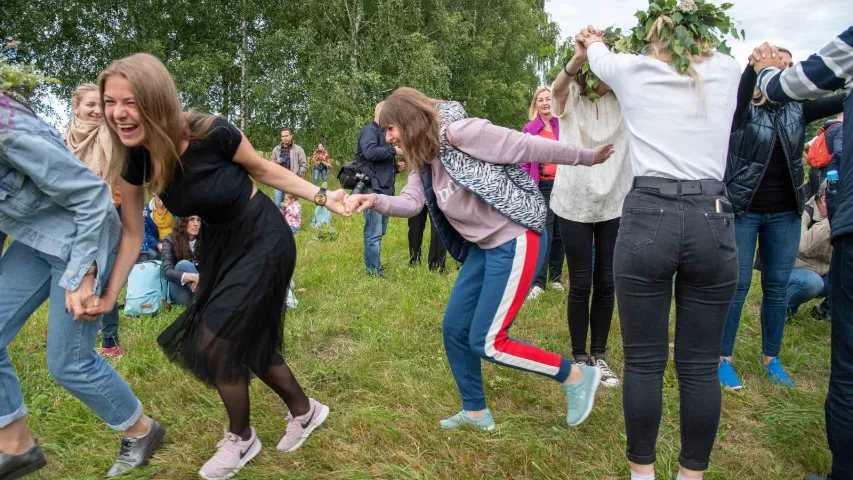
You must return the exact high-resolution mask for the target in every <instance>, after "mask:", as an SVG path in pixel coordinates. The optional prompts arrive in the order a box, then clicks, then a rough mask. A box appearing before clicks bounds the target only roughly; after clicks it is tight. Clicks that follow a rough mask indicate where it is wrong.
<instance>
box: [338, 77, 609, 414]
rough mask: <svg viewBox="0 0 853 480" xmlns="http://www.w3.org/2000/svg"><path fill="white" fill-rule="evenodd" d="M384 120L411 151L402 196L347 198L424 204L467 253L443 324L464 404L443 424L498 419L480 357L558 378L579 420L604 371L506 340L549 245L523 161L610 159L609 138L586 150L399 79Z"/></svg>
mask: <svg viewBox="0 0 853 480" xmlns="http://www.w3.org/2000/svg"><path fill="white" fill-rule="evenodd" d="M379 123H380V125H381V126H382V128H384V129H385V131H386V139H387V141H388V143H393V144H395V145H397V146H398V147H399V148H400V149H402V150H403V152H405V156H406V163H407V164H408V166H409V168H410V169H411V170H410V172H409V180H408V184H407V185H406V187H405V188H403V191H402V192H401V193H400V196H389V195H377V194H375V193H371V194H367V195H353V196H351V197H349V200H348V202H347V207H348V208H349V209H355V208H357V209H358V211H360V212H361V211H364V210H366V209H368V208H372V209H374V210H376V211H377V212H379V213H381V214H382V215H389V216H395V217H413V216H415V215H417V214H418V213H420V211H421V210H422V209H423V206H424V204H426V205H427V208H429V211H430V216H431V217H432V219H433V221H434V222H435V223H434V224H435V227H436V228H437V229H438V231H439V233H440V234H441V237H442V239H443V240H444V244H445V245H446V246H447V250H448V251H449V252H450V254H451V255H452V256H453V257H454V258H455V259H456V260H458V261H460V262H464V264H463V265H462V270H461V271H460V272H459V276H458V278H457V279H456V284H455V285H454V287H453V292H452V293H451V295H450V301H449V303H448V305H447V310H446V311H445V314H444V324H443V332H444V347H445V350H446V352H447V359H448V362H449V363H450V369H451V371H452V372H453V377H454V379H455V380H456V385H457V386H458V387H459V392H460V394H461V397H462V408H463V410H462V411H461V412H459V413H457V414H456V415H453V416H451V417H450V418H447V419H445V420H442V421H441V426H442V427H443V428H456V427H460V426H466V425H470V426H475V427H477V428H480V429H482V430H491V429H492V428H494V426H495V423H494V420H493V419H492V415H491V413H490V412H489V410H488V409H487V408H486V394H485V392H484V391H483V378H482V376H481V372H480V359H481V358H482V359H486V360H489V361H491V362H495V363H497V364H500V365H504V366H508V367H513V368H517V369H520V370H524V371H527V372H532V373H538V374H540V375H543V376H546V377H549V378H551V379H553V380H556V381H557V382H559V383H560V384H562V386H563V388H564V389H565V392H566V396H567V397H568V405H567V406H568V409H567V410H568V411H567V414H566V422H567V423H568V424H569V425H571V426H574V425H578V424H580V423H581V422H583V421H584V419H586V417H587V416H588V415H589V413H590V411H592V405H593V401H594V399H595V390H596V388H597V387H598V382H599V374H598V369H597V368H596V367H591V366H587V365H580V364H572V361H571V360H568V359H566V358H563V357H561V356H559V355H557V354H554V353H550V352H546V351H544V350H541V349H539V348H537V347H534V346H532V345H529V344H526V343H522V342H519V341H517V340H514V339H512V338H510V337H509V328H510V327H511V326H512V323H513V321H514V320H515V317H516V314H517V313H518V310H519V309H520V308H521V305H522V303H523V302H524V299H525V297H526V295H527V292H528V290H529V288H530V284H531V283H532V282H533V277H534V276H535V275H536V272H537V270H538V268H540V267H541V265H542V263H543V262H544V261H545V251H546V249H547V246H546V238H547V236H546V235H544V234H543V231H544V227H545V202H544V201H543V199H542V195H541V194H540V193H539V191H538V190H537V188H536V184H535V183H534V182H533V179H532V178H531V177H530V176H529V175H528V174H527V173H525V172H524V170H522V169H521V167H520V166H519V165H518V164H520V163H522V162H525V161H534V162H542V163H557V164H565V165H585V166H591V165H593V164H597V163H601V162H604V161H605V160H606V159H607V158H608V157H610V155H611V154H612V152H613V148H612V145H604V146H600V147H597V148H595V149H594V150H584V149H579V148H577V147H574V146H571V145H566V144H562V143H559V142H555V141H553V140H547V139H544V138H540V137H538V136H532V135H525V134H522V133H520V132H516V131H513V130H509V129H506V128H501V127H496V126H494V125H492V124H491V123H489V122H488V121H487V120H482V119H477V118H470V119H466V118H465V111H464V110H463V109H462V106H461V105H459V104H458V103H456V102H448V101H442V100H433V99H430V98H427V97H426V96H424V94H423V93H421V92H419V91H417V90H414V89H411V88H400V89H398V90H396V91H395V92H394V93H393V94H392V95H391V96H390V97H388V98H387V99H386V100H385V103H384V105H383V108H382V111H381V113H380V116H379Z"/></svg>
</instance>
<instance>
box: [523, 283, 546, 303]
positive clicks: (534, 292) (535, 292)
mask: <svg viewBox="0 0 853 480" xmlns="http://www.w3.org/2000/svg"><path fill="white" fill-rule="evenodd" d="M543 293H545V290H542V287H538V286H537V287H533V288H531V289H530V293H528V294H527V299H528V300H536V298H537V297H539V295H542V294H543Z"/></svg>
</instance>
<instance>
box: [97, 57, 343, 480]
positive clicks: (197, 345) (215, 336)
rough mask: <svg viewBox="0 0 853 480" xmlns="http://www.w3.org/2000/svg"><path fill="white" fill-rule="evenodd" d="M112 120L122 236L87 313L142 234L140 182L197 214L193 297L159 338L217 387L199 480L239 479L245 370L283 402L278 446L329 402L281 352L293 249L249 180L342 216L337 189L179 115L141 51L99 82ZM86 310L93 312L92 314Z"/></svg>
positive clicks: (295, 442)
mask: <svg viewBox="0 0 853 480" xmlns="http://www.w3.org/2000/svg"><path fill="white" fill-rule="evenodd" d="M98 83H99V85H100V88H101V92H102V103H103V107H104V112H105V116H106V118H107V123H108V124H109V126H110V129H111V133H112V135H113V137H114V140H115V142H114V143H115V145H117V146H118V148H119V149H120V150H122V151H120V152H118V153H119V155H118V156H117V157H116V158H121V159H124V160H123V161H116V162H113V168H112V169H113V172H112V174H113V175H114V176H118V175H120V176H121V181H120V188H121V194H122V202H123V206H124V207H126V208H123V209H122V211H123V212H125V213H127V214H126V215H124V218H123V225H122V229H123V235H122V239H121V244H120V247H119V252H118V257H117V259H116V262H115V267H114V268H113V275H112V277H111V278H110V284H109V285H108V288H107V289H106V292H105V294H104V296H103V297H101V298H100V299H99V301H98V304H97V305H95V304H94V302H93V305H92V306H91V307H90V310H87V312H92V313H94V312H102V311H109V309H110V308H112V306H113V305H114V303H115V301H116V296H117V295H118V292H119V291H120V290H121V288H122V286H123V285H124V282H125V281H126V279H127V276H128V274H129V272H130V269H131V267H132V266H133V264H134V262H135V261H136V257H137V255H138V253H139V248H140V245H141V242H142V235H143V226H142V218H141V217H140V216H139V215H136V214H133V213H131V212H138V211H140V210H141V209H142V204H143V196H144V191H143V189H144V187H147V188H148V189H149V190H150V191H151V192H153V193H156V194H158V195H159V196H160V198H161V199H162V200H163V203H165V205H166V207H167V208H168V209H169V211H171V212H173V213H174V214H175V215H177V216H190V215H197V216H199V217H200V218H201V219H202V222H203V223H204V226H203V227H202V228H201V234H200V238H199V244H200V251H199V265H200V271H199V277H200V283H199V285H198V288H197V291H196V299H195V302H194V303H193V304H192V306H190V307H189V308H188V309H187V310H186V311H185V312H184V313H183V314H182V315H181V316H180V317H179V318H178V319H177V320H176V321H175V323H173V324H172V325H170V326H169V327H168V328H167V329H166V330H165V331H164V332H163V333H162V334H161V335H160V337H159V338H158V342H159V343H160V346H161V347H162V348H163V350H164V351H165V353H166V355H167V356H168V357H169V358H177V359H179V360H180V361H181V363H182V364H183V365H184V366H186V367H187V368H188V369H189V370H190V371H192V372H193V374H195V376H196V377H198V378H199V379H200V380H202V381H204V382H206V383H208V384H210V385H213V386H215V387H216V388H217V390H218V391H219V394H220V396H221V397H222V401H223V402H224V403H225V408H226V410H227V412H228V417H229V420H230V427H229V430H228V431H227V432H226V433H225V438H224V439H223V440H222V441H221V442H219V444H217V447H218V450H217V452H216V454H215V455H214V456H213V457H212V458H211V459H210V460H209V461H208V462H207V463H206V464H205V465H204V466H203V467H202V469H201V471H199V475H201V477H202V478H205V479H209V480H212V479H216V480H219V479H225V478H230V477H231V476H233V475H235V474H236V473H237V471H238V470H239V469H240V468H242V467H243V466H244V465H245V464H246V463H248V462H249V460H251V459H252V458H253V457H254V456H255V455H257V453H258V452H259V451H260V448H261V444H260V441H259V440H258V438H257V436H256V435H255V431H254V429H253V428H252V427H251V426H250V424H249V389H248V383H249V375H250V374H254V375H256V376H257V377H258V378H260V379H261V380H262V381H263V382H264V383H266V384H267V385H269V387H270V388H272V389H273V390H274V391H275V392H276V393H277V394H278V395H279V396H280V397H281V399H282V400H283V401H284V403H286V404H287V406H288V408H289V410H290V414H289V415H288V426H287V432H286V434H285V436H284V438H282V440H281V442H280V443H279V444H278V449H279V450H282V451H293V450H295V449H297V448H299V446H300V445H301V444H302V442H303V441H304V440H305V438H307V436H308V435H309V434H310V433H311V431H312V430H313V429H314V428H316V427H317V426H318V425H320V423H322V422H323V421H324V420H325V419H326V416H327V415H328V413H329V409H328V407H326V406H325V405H323V404H321V403H319V402H317V401H316V400H314V399H309V398H308V397H307V396H306V395H305V393H304V392H303V391H302V388H301V387H300V386H299V384H298V383H297V381H296V378H294V376H293V373H292V372H291V371H290V368H289V367H288V366H287V364H286V363H285V361H284V359H283V357H282V330H283V313H284V312H283V309H284V304H285V302H284V300H285V292H286V291H287V285H288V284H289V282H290V277H291V276H292V274H293V267H294V263H295V261H296V248H295V244H294V241H293V235H292V233H291V231H290V228H288V226H287V225H286V224H285V222H284V219H283V218H282V216H281V214H280V213H279V211H278V209H277V208H276V206H275V205H274V204H273V202H272V201H271V200H270V199H269V198H268V197H267V196H265V195H263V194H260V195H257V193H258V190H257V187H255V186H254V184H253V183H252V180H251V179H250V178H249V177H250V176H251V177H252V178H254V179H255V180H257V181H258V182H261V183H265V184H267V185H269V186H271V187H273V188H275V189H279V190H282V191H286V192H288V193H292V194H294V195H296V196H299V197H301V198H305V199H309V200H314V201H315V203H317V204H318V205H325V206H326V207H328V208H329V209H330V210H331V211H333V212H338V213H343V212H344V207H343V198H344V192H343V191H342V190H339V191H337V192H330V193H329V194H328V195H326V191H325V189H322V188H321V189H319V191H318V189H317V187H316V186H314V185H312V184H311V183H309V182H307V181H305V180H302V179H301V178H298V177H297V176H296V175H294V174H293V173H291V172H290V171H288V170H287V169H285V168H282V167H281V166H279V165H276V164H274V163H270V162H267V161H265V160H264V159H262V158H261V157H259V156H258V155H257V154H256V153H255V150H254V149H253V148H252V146H251V144H249V141H248V140H247V139H246V138H245V137H244V136H243V134H242V133H241V132H240V131H239V130H237V128H236V127H234V126H233V125H231V124H230V123H229V122H227V121H226V120H224V119H222V118H219V117H216V116H213V115H203V114H200V113H197V112H181V104H180V100H179V99H178V94H177V90H176V88H175V84H174V80H173V79H172V76H171V75H170V74H169V72H168V71H167V70H166V68H165V66H164V65H163V64H162V63H161V62H160V61H159V60H158V59H157V58H155V57H153V56H151V55H148V54H136V55H132V56H130V57H127V58H123V59H121V60H117V61H115V62H113V64H112V65H110V67H109V68H107V69H106V70H104V71H103V72H102V73H101V75H100V78H99V81H98ZM92 313H90V314H92Z"/></svg>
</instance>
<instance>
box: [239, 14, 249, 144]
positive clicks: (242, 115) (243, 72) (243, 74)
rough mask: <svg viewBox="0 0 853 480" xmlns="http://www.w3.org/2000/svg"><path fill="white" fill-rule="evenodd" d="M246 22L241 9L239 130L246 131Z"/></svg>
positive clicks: (247, 36) (247, 49)
mask: <svg viewBox="0 0 853 480" xmlns="http://www.w3.org/2000/svg"><path fill="white" fill-rule="evenodd" d="M247 23H248V22H247V21H246V8H245V5H244V8H243V47H242V49H241V55H240V130H245V129H246V117H248V116H249V108H248V105H247V99H248V91H247V90H248V85H247V84H246V64H247V63H248V56H249V35H248V26H247Z"/></svg>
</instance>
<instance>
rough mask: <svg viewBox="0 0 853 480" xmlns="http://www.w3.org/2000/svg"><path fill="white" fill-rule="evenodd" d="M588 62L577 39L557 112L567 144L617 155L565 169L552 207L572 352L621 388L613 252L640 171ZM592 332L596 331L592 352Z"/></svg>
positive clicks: (559, 88) (556, 89)
mask: <svg viewBox="0 0 853 480" xmlns="http://www.w3.org/2000/svg"><path fill="white" fill-rule="evenodd" d="M586 61H587V55H586V47H584V45H583V42H581V41H580V40H575V54H574V56H573V57H572V59H571V60H569V63H568V64H566V66H565V68H564V69H563V71H561V72H560V74H559V75H558V76H557V78H556V79H555V80H554V84H553V85H552V86H551V89H552V93H553V101H552V105H551V111H552V112H553V113H554V115H555V116H557V117H558V118H559V121H560V132H561V134H562V137H561V138H560V141H561V142H564V143H570V144H572V145H581V146H583V147H586V148H589V147H594V146H596V145H599V144H600V143H612V144H613V146H614V148H615V150H616V152H615V153H614V154H613V157H611V158H610V161H608V162H607V163H605V164H601V165H596V166H595V167H592V168H585V169H582V170H584V171H583V172H574V171H572V169H570V168H565V167H563V166H562V165H560V166H558V167H557V177H556V179H555V180H554V189H553V191H552V192H551V208H552V209H553V210H554V214H555V215H556V217H557V221H556V222H555V223H556V224H557V225H558V228H559V230H560V233H561V237H562V238H565V239H567V240H569V239H570V240H569V241H566V242H565V245H564V247H565V250H566V259H567V260H568V264H569V302H568V323H569V334H570V336H571V339H572V356H573V357H574V360H575V362H583V363H586V364H588V365H593V364H594V365H596V366H598V369H599V372H601V384H602V385H605V386H610V387H615V386H618V385H619V378H618V377H617V376H616V375H615V374H614V373H613V371H612V370H610V368H609V367H608V366H607V361H606V352H607V337H608V336H609V333H610V322H611V320H612V318H613V302H614V300H613V299H614V296H613V294H614V285H613V249H614V247H615V246H616V235H617V233H618V232H619V217H620V216H621V215H622V202H623V201H624V200H625V195H627V194H628V191H629V190H631V180H632V178H633V175H632V173H631V164H630V163H629V157H628V137H627V134H626V133H625V124H624V123H623V122H622V112H621V111H620V109H619V101H618V100H616V95H614V94H613V93H612V91H611V90H610V87H608V86H607V84H605V83H603V82H601V83H599V84H598V86H597V87H596V88H595V92H594V93H595V94H597V95H600V98H598V99H597V100H591V99H590V98H591V97H593V98H594V96H590V95H588V92H587V87H586V78H584V77H585V75H584V74H579V73H578V72H579V71H580V69H581V67H582V66H583V64H584V63H586ZM575 170H581V169H575ZM593 242H595V245H594V247H593ZM593 251H595V254H593ZM593 261H594V262H595V266H594V268H593ZM593 285H594V286H595V288H594V289H593ZM591 291H592V306H591V307H590V298H589V297H590V292H591ZM588 331H589V332H591V333H590V346H589V350H587V347H586V342H587V332H588ZM590 354H591V356H590Z"/></svg>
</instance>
